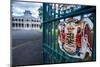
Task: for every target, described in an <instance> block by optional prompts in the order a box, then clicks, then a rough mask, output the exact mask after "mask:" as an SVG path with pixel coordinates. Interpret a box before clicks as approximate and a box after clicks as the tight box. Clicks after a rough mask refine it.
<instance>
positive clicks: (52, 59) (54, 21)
mask: <svg viewBox="0 0 100 67" xmlns="http://www.w3.org/2000/svg"><path fill="white" fill-rule="evenodd" d="M56 5H58V8H57V7H56ZM60 6H61V4H52V3H43V57H44V59H43V62H44V64H50V63H65V62H67V63H68V62H70V63H72V62H79V61H80V62H81V61H82V60H81V59H77V58H73V57H70V56H68V55H66V54H65V53H64V52H63V51H61V49H60V48H59V46H58V41H57V40H58V24H59V23H60V20H65V19H66V18H69V17H75V16H81V18H82V17H83V15H85V14H89V13H92V15H91V16H90V17H89V18H90V19H91V20H92V22H93V24H94V28H93V31H94V34H93V37H94V40H93V54H92V55H93V56H92V61H94V60H95V59H96V54H95V53H96V7H95V6H83V5H81V6H79V5H76V7H78V9H75V8H71V9H70V10H69V9H65V8H62V9H61V8H60Z"/></svg>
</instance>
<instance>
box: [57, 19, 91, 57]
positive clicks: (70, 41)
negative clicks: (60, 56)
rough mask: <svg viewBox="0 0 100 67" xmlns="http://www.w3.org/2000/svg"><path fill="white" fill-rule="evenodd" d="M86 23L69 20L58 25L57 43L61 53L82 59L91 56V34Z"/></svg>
mask: <svg viewBox="0 0 100 67" xmlns="http://www.w3.org/2000/svg"><path fill="white" fill-rule="evenodd" d="M87 22H88V21H84V20H81V21H79V20H77V19H73V18H69V19H68V20H66V21H65V22H64V21H63V22H60V23H59V25H58V30H59V31H58V32H59V34H58V43H59V47H60V49H61V50H62V51H64V52H65V53H66V54H67V55H69V56H71V57H75V58H81V59H84V58H85V55H86V54H87V53H88V54H89V56H91V54H92V47H91V45H92V43H91V40H90V38H91V36H92V32H91V29H90V27H89V24H88V23H87ZM91 23H92V22H91Z"/></svg>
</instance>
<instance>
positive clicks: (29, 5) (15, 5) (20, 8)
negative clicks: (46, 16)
mask: <svg viewBox="0 0 100 67" xmlns="http://www.w3.org/2000/svg"><path fill="white" fill-rule="evenodd" d="M40 6H42V3H34V2H15V1H13V2H12V15H13V16H22V15H23V12H24V11H25V10H30V11H31V13H32V16H33V17H38V9H39V7H40Z"/></svg>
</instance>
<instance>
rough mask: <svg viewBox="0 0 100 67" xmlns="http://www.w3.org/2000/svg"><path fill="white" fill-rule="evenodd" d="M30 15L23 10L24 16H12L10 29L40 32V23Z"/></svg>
mask: <svg viewBox="0 0 100 67" xmlns="http://www.w3.org/2000/svg"><path fill="white" fill-rule="evenodd" d="M31 15H32V13H31V12H30V11H28V10H25V12H24V16H12V29H14V30H17V29H23V30H40V27H41V21H40V19H39V18H35V17H32V16H31Z"/></svg>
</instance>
